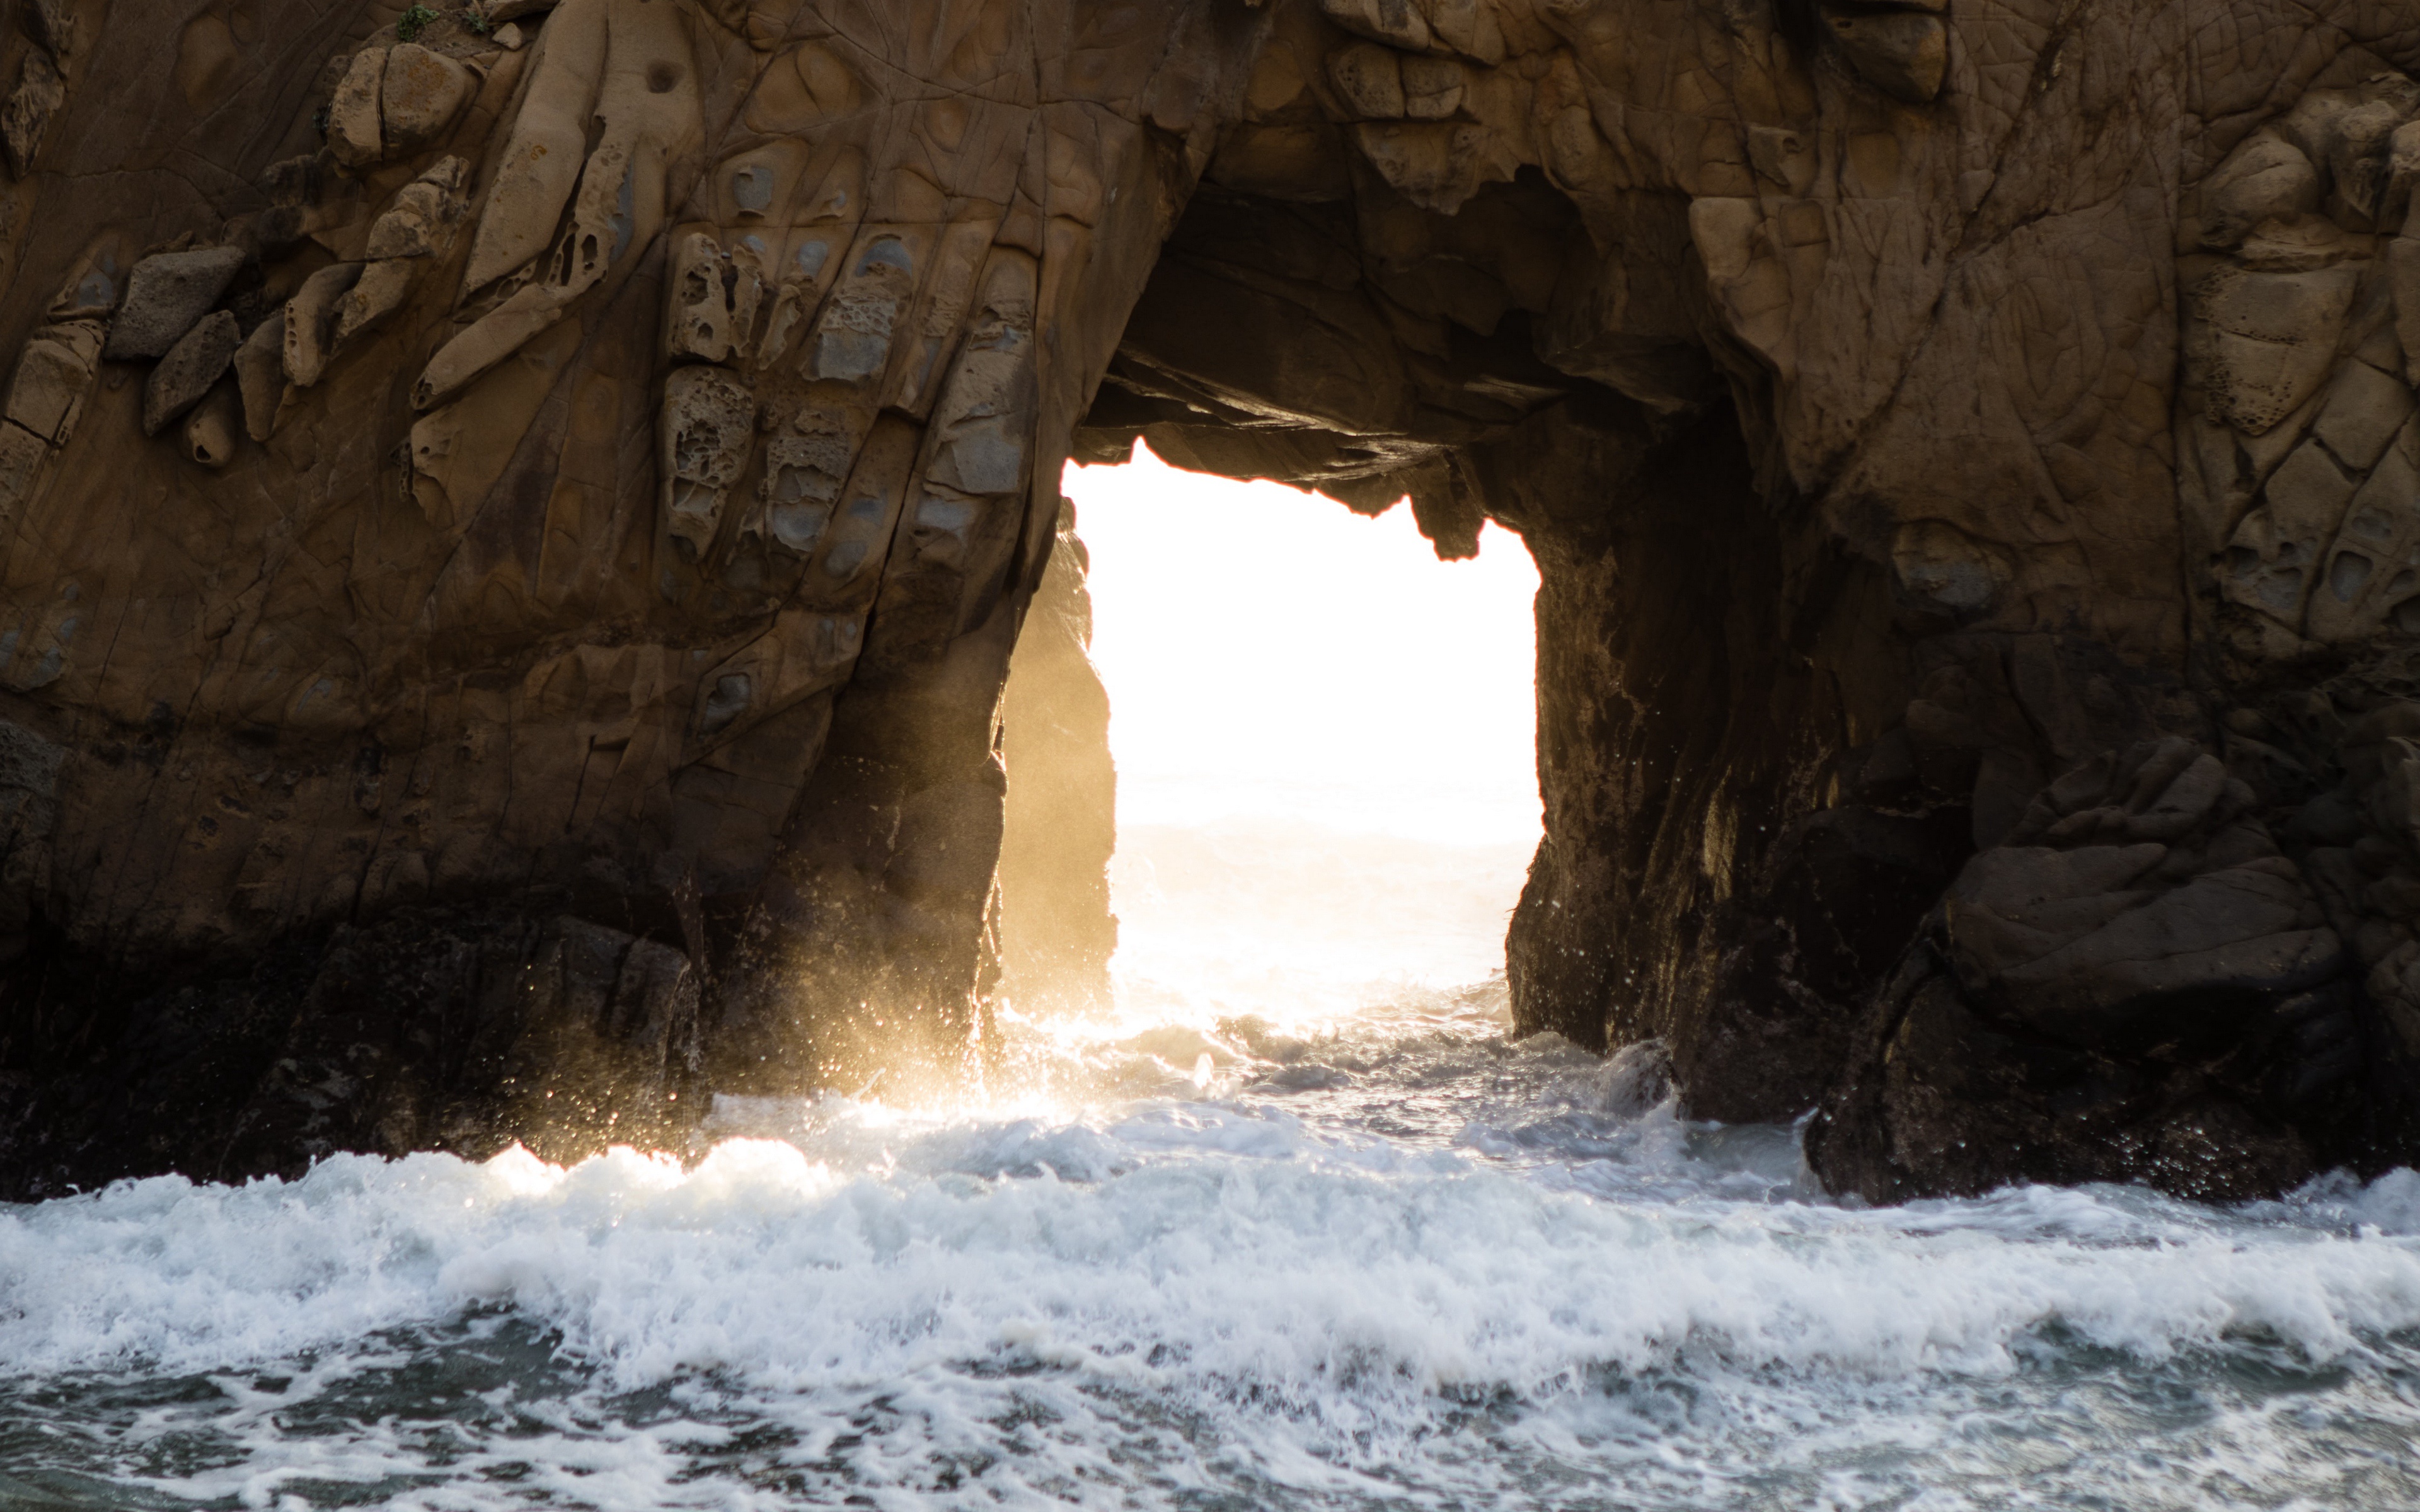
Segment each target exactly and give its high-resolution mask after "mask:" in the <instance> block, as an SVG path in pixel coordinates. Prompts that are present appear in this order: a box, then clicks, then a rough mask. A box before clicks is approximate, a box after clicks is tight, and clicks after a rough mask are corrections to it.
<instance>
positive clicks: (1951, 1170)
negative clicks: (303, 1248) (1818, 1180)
mask: <svg viewBox="0 0 2420 1512" xmlns="http://www.w3.org/2000/svg"><path fill="white" fill-rule="evenodd" d="M2357 975H2358V972H2357V969H2356V967H2355V965H2354V964H2353V962H2352V960H2351V958H2350V953H2349V952H2348V950H2347V949H2346V947H2345V944H2344V941H2343V940H2342V939H2341V938H2340V937H2339V936H2338V934H2337V933H2336V932H2335V929H2334V928H2333V927H2331V925H2330V924H2329V922H2328V918H2327V913H2326V910H2325V909H2323V908H2322V906H2321V904H2320V903H2319V899H2318V898H2317V897H2316V896H2315V895H2314V893H2313V891H2312V889H2311V888H2310V887H2309V886H2308V885H2307V883H2306V882H2305V880H2304V875H2303V873H2302V872H2301V870H2300V869H2299V868H2298V867H2297V866H2296V865H2295V864H2294V862H2293V861H2291V860H2289V859H2288V858H2287V857H2286V856H2283V855H2281V854H2280V853H2279V851H2278V848H2277V846H2276V844H2275V842H2274V841H2273V839H2272V838H2271V836H2270V833H2269V830H2268V829H2267V827H2266V826H2265V825H2263V824H2262V823H2261V822H2260V820H2259V818H2258V817H2257V812H2256V799H2255V795H2254V794H2253V793H2252V790H2251V789H2250V788H2249V787H2248V786H2246V785H2245V784H2244V783H2242V781H2240V780H2238V779H2233V778H2231V777H2229V776H2228V775H2227V774H2226V768H2225V767H2224V765H2223V764H2221V763H2220V761H2219V760H2218V758H2217V757H2216V756H2214V755H2212V754H2211V753H2210V752H2209V751H2207V750H2204V749H2202V748H2200V747H2198V746H2197V745H2195V743H2194V742H2192V741H2188V740H2183V739H2178V738H2169V739H2166V740H2162V741H2157V742H2150V743H2146V744H2144V745H2140V746H2137V747H2135V748H2133V749H2131V750H2129V751H2128V752H2126V753H2125V754H2124V755H2123V756H2118V755H2115V754H2112V755H2104V756H2102V757H2101V758H2099V759H2097V760H2095V761H2093V762H2091V763H2089V764H2086V765H2084V766H2082V767H2079V768H2077V769H2076V770H2074V771H2072V772H2070V773H2068V774H2067V775H2066V776H2064V777H2062V778H2060V779H2058V780H2057V781H2056V782H2055V783H2053V784H2051V786H2050V787H2049V788H2047V789H2045V790H2044V791H2043V792H2042V794H2041V795H2040V796H2039V797H2037V798H2036V799H2035V801H2034V802H2033V804H2032V805H2031V806H2030V807H2029V809H2028V810H2027V811H2026V813H2025V816H2024V819H2023V820H2022V821H2021V822H2020V823H2019V824H2018V825H2017V826H2016V828H2015V829H2014V830H2013V831H2012V832H2011V833H2010V834H2009V837H2008V838H2007V840H2006V841H2003V842H2002V843H2001V844H1999V845H1997V846H1994V847H1993V848H1991V849H1989V850H1985V851H1983V852H1981V853H1980V854H1978V855H1977V856H1975V857H1974V858H1973V859H1972V860H1970V861H1968V862H1967V863H1966V866H1965V867H1964V869H1963V870H1962V871H1961V872H1960V873H1959V875H1958V879H1957V881H1956V882H1954V883H1953V884H1952V885H1951V886H1950V887H1949V890H1948V893H1947V896H1946V897H1945V898H1944V899H1943V901H1942V903H1941V905H1940V907H1939V908H1938V909H1937V910H1936V911H1935V912H1934V914H1933V916H1932V918H1931V919H1930V921H1929V922H1928V924H1927V926H1926V928H1925V931H1924V933H1923V935H1922V937H1921V938H1920V939H1919V941H1918V942H1917V944H1916V946H1915V947H1914V948H1913V949H1911V951H1910V952H1909V954H1908V956H1907V957H1906V959H1905V960H1904V961H1902V962H1901V963H1900V967H1899V970H1898V972H1897V974H1896V975H1895V976H1894V978H1893V979H1892V980H1891V981H1890V983H1889V984H1888V986H1887V987H1886V988H1885V991H1884V992H1883V993H1881V994H1880V995H1878V999H1877V1002H1876V1005H1875V1007H1874V1009H1873V1010H1872V1012H1871V1015H1870V1017H1869V1021H1868V1023H1867V1024H1866V1025H1865V1026H1864V1027H1863V1028H1862V1030H1861V1031H1860V1035H1859V1041H1858V1045H1857V1049H1856V1052H1855V1055H1854V1058H1853V1059H1852V1061H1851V1063H1850V1066H1849V1068H1848V1075H1847V1077H1846V1078H1845V1079H1844V1081H1843V1082H1842V1084H1841V1086H1840V1087H1839V1088H1838V1089H1837V1090H1835V1091H1834V1092H1833V1094H1832V1095H1831V1096H1830V1097H1828V1098H1827V1099H1826V1100H1825V1102H1824V1104H1823V1109H1822V1111H1821V1112H1820V1113H1819V1114H1818V1116H1817V1119H1816V1121H1815V1123H1814V1125H1813V1126H1812V1127H1811V1128H1810V1130H1809V1131H1808V1134H1807V1158H1808V1160H1809V1162H1810V1163H1811V1164H1812V1165H1814V1167H1815V1169H1816V1171H1817V1172H1818V1174H1820V1175H1821V1176H1822V1177H1823V1180H1824V1181H1825V1183H1826V1184H1827V1185H1829V1186H1831V1187H1833V1188H1834V1189H1835V1190H1849V1191H1854V1192H1857V1193H1859V1194H1861V1195H1863V1196H1867V1197H1868V1198H1869V1199H1872V1200H1875V1201H1886V1200H1895V1199H1897V1198H1900V1197H1903V1196H1914V1195H1930V1194H1938V1193H1945V1192H1947V1193H1973V1192H1979V1191H1983V1190H1985V1189H1987V1188H1990V1187H1993V1186H1996V1185H1999V1184H2001V1183H2002V1182H2006V1181H2010V1180H2063V1181H2072V1180H2113V1181H2130V1180H2140V1181H2149V1182H2151V1183H2153V1184H2156V1185H2159V1186H2162V1187H2165V1188H2167V1189H2168V1190H2170V1191H2175V1192H2180V1193H2184V1194H2187V1195H2191V1196H2204V1197H2211V1198H2221V1199H2227V1198H2241V1197H2246V1196H2262V1195H2267V1194H2271V1193H2274V1192H2276V1191H2279V1190H2281V1189H2282V1188H2284V1187H2287V1186H2290V1185H2292V1184H2294V1183H2296V1182H2298V1181H2301V1180H2304V1179H2306V1178H2307V1177H2309V1176H2311V1175H2314V1174H2316V1173H2317V1171H2318V1170H2319V1169H2320V1168H2321V1166H2322V1165H2323V1164H2325V1163H2327V1162H2330V1161H2333V1160H2339V1159H2343V1158H2346V1157H2347V1156H2349V1155H2350V1154H2352V1153H2354V1146H2353V1143H2352V1138H2353V1134H2354V1132H2355V1131H2354V1130H2352V1129H2350V1128H2349V1127H2347V1126H2346V1124H2345V1122H2344V1120H2343V1119H2342V1118H2341V1117H2339V1114H2340V1113H2341V1112H2342V1111H2343V1110H2344V1108H2345V1106H2346V1105H2347V1104H2348V1103H2349V1099H2348V1098H2347V1096H2346V1094H2348V1093H2350V1092H2352V1091H2355V1090H2357V1089H2358V1082H2357V1079H2356V1076H2355V1072H2356V1071H2357V1069H2358V1066H2359V1064H2360V1061H2361V1059H2362V1058H2363V1057H2361V1056H2360V1055H2359V1054H2358V1053H2357V1047H2358V1046H2359V1044H2360V1042H2361V1038H2362V1026H2361V1023H2360V1020H2359V1015H2358V1013H2357V1011H2356V1009H2357V1001H2358V994H2357V990H2356V986H2355V979H2356V978H2357Z"/></svg>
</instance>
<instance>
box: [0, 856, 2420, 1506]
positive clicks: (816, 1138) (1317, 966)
mask: <svg viewBox="0 0 2420 1512" xmlns="http://www.w3.org/2000/svg"><path fill="white" fill-rule="evenodd" d="M1521 860H1522V856H1521V854H1520V852H1519V850H1518V849H1517V848H1506V847H1497V848H1489V847H1483V846H1459V847H1457V846H1450V845H1448V846H1440V845H1435V844H1421V843H1416V842H1412V841H1393V840H1384V839H1377V838H1373V837H1369V836H1361V837H1352V836H1345V835H1338V834H1331V833H1326V832H1324V831H1322V830H1321V829H1319V828H1318V827H1317V826H1316V825H1311V824H1307V823H1302V822H1292V823H1288V824H1285V825H1267V824H1260V825H1255V824H1253V823H1250V822H1247V821H1243V820H1232V821H1228V822H1225V823H1222V824H1218V825H1210V826H1208V827H1197V828H1190V829H1185V828H1171V827H1158V828H1148V827H1146V828H1139V829H1132V830H1130V831H1129V833H1128V835H1127V836H1126V839H1125V849H1124V851H1123V852H1122V855H1121V861H1120V868H1121V870H1120V875H1119V879H1118V880H1119V889H1118V897H1119V903H1120V907H1121V911H1122V913H1123V914H1124V915H1125V931H1126V933H1125V940H1126V944H1125V949H1124V950H1123V952H1122V954H1121V957H1120V969H1121V973H1122V980H1121V998H1120V1002H1119V1004H1118V1006H1117V1008H1116V1010H1115V1011H1113V1012H1105V1013H1103V1014H1101V1015H1099V1016H1097V1017H1095V1018H1092V1019H1077V1020H1064V1019H1061V1020H1034V1021H1032V1022H1028V1021H1025V1020H1022V1019H1020V1018H1018V1017H1017V1016H1016V1014H1015V1013H1014V1012H1012V1013H1011V1014H1010V1015H1009V1016H1008V1020H1007V1035H1008V1041H1009V1051H1008V1056H1007V1058H1006V1062H1005V1063H1004V1064H1003V1065H1002V1066H1001V1067H1000V1068H999V1069H998V1071H997V1072H996V1073H995V1075H994V1078H993V1080H992V1082H991V1083H990V1084H988V1085H986V1086H985V1087H984V1088H980V1089H976V1090H973V1091H970V1092H966V1093H963V1094H961V1095H959V1096H957V1097H956V1098H954V1099H953V1100H937V1101H934V1102H931V1103H915V1102H912V1101H903V1102H899V1103H886V1102H884V1101H882V1100H881V1098H880V1096H879V1093H878V1089H877V1090H876V1091H874V1092H869V1093H867V1094H866V1095H865V1096H863V1097H862V1098H861V1099H851V1098H845V1097H838V1096H828V1097H824V1098H820V1099H816V1100H813V1101H800V1102H786V1103H785V1102H772V1101H762V1102H738V1101H733V1100H724V1101H722V1102H721V1103H718V1104H717V1107H716V1110H715V1114H714V1119H713V1123H712V1126H711V1130H710V1138H709V1139H708V1140H707V1141H706V1144H705V1145H704V1146H702V1147H701V1148H700V1149H697V1150H693V1151H688V1152H685V1156H686V1158H674V1157H672V1156H666V1155H652V1154H644V1153H638V1152H633V1151H627V1150H625V1151H615V1152H613V1153H612V1154H610V1155H606V1156H603V1157H600V1158H597V1159H595V1160H591V1161H588V1162H585V1163H582V1164H581V1165H576V1166H573V1167H571V1168H569V1169H561V1168H556V1167H553V1166H550V1165H543V1164H541V1163H539V1162H538V1161H536V1160H535V1159H533V1158H531V1157H529V1156H528V1155H526V1154H523V1153H520V1152H518V1151H516V1152H511V1153H507V1154H504V1155H501V1156H499V1157H497V1158H495V1159H493V1160H490V1161H487V1162H485V1163H482V1164H468V1163H465V1162H462V1161H458V1160H455V1159H452V1158H449V1157H445V1156H440V1155H421V1156H414V1157H412V1158H410V1159H407V1160H401V1161H394V1162H387V1161H378V1160H369V1159H362V1158H351V1157H347V1158H339V1159H335V1160H331V1161H328V1162H325V1163H323V1164H322V1165H319V1166H318V1167H317V1168H316V1169H314V1170H313V1171H312V1172H311V1173H310V1174H309V1175H308V1176H306V1177H304V1178H303V1179H302V1180H296V1181H292V1182H279V1181H259V1182H253V1183H250V1184H248V1185H244V1186H240V1187H224V1186H201V1185H194V1184H192V1183H190V1182H187V1181H184V1180H179V1179H176V1178H163V1179H159V1180H145V1181H132V1182H124V1183H120V1184H118V1185H116V1186H113V1187H111V1188H109V1189H108V1190H106V1191H102V1192H98V1193H93V1194H89V1195H85V1196H73V1197H68V1198H64V1199H60V1200H56V1201H52V1202H46V1203H41V1204H37V1205H33V1206H26V1207H15V1208H0V1506H6V1507H12V1508H13V1507H100V1506H108V1507H126V1506H132V1507H187V1506H225V1507H240V1506H241V1507H254V1506H257V1507H320V1506H386V1507H401V1508H484V1507H518V1506H548V1507H629V1508H639V1507H732V1508H741V1507H792V1506H867V1507H877V1508H939V1507H995V1506H998V1507H1026V1506H1033V1507H1040V1506H1078V1507H1104V1508H1108V1507H1119V1508H1125V1507H1138V1508H1148V1507H1183V1508H1202V1509H1210V1508H1234V1509H1246V1508H1250V1509H1259V1508H1296V1507H1300V1508H1312V1507H1317V1508H1380V1507H1385V1508H1440V1509H1442V1508H1472V1509H1477V1508H1489V1509H1496V1508H1530V1507H1572V1508H1623V1509H1629V1508H1675V1509H1678V1508H1792V1509H1795V1508H1863V1507H1875V1508H1881V1507H1888V1508H1900V1509H1915V1512H1948V1509H1952V1508H1990V1509H1993V1512H2001V1509H2007V1508H2024V1507H2076V1508H2102V1509H2112V1512H2117V1509H2122V1512H2153V1509H2161V1508H2196V1509H2201V1508H2235V1507H2263V1508H2339V1507H2380V1508H2388V1507H2414V1506H2420V1453H2416V1452H2415V1450H2414V1447H2413V1444H2414V1442H2415V1432H2420V1177H2415V1176H2414V1175H2413V1174H2412V1173H2411V1172H2397V1173H2394V1174H2391V1175H2388V1176H2386V1177H2383V1178H2381V1179H2380V1180H2377V1181H2374V1182H2372V1183H2369V1184H2367V1185H2363V1184H2361V1183H2359V1182H2356V1181H2353V1180H2350V1179H2343V1178H2335V1179H2329V1180H2321V1181H2319V1182H2317V1183H2315V1184H2314V1185H2312V1186H2311V1187H2309V1188H2307V1189H2305V1190H2304V1191H2301V1192H2298V1193H2295V1194H2293V1195H2292V1196H2289V1197H2288V1198H2287V1199H2285V1200H2282V1201H2278V1202H2270V1203H2260V1204H2254V1205H2251V1206H2246V1207H2239V1208H2226V1209H2219V1208H2209V1207H2201V1206H2195V1205H2193V1204H2189V1203H2182V1202H2177V1201H2173V1200H2170V1199H2167V1198H2164V1197H2162V1196H2156V1195H2154V1194H2152V1193H2149V1192H2146V1191H2141V1190H2136V1189H2130V1188H2120V1187H2082V1188H2057V1187H2022V1188H2015V1189H2010V1190H2008V1191H2004V1192H2000V1193H1997V1194H1994V1195H1993V1196H1987V1197H1982V1198H1979V1199H1976V1200H1971V1201H1944V1202H1920V1203H1914V1204H1910V1205H1908V1206H1906V1207H1902V1208H1894V1209H1880V1210H1877V1209H1866V1208H1858V1207H1854V1206H1848V1205H1843V1204H1840V1203H1837V1202H1834V1201H1832V1200H1829V1199H1827V1198H1826V1197H1824V1196H1823V1194H1822V1192H1821V1191H1820V1189H1819V1188H1818V1187H1817V1186H1816V1185H1815V1184H1814V1183H1813V1182H1811V1181H1810V1180H1809V1179H1808V1178H1807V1172H1806V1170H1805V1167H1804V1164H1803V1161H1802V1159H1801V1156H1800V1153H1799V1147H1798V1140H1797V1134H1796V1132H1795V1131H1794V1130H1792V1129H1790V1128H1782V1127H1733V1128H1724V1127H1718V1126H1715V1125H1712V1124H1705V1123H1698V1122H1692V1121H1690V1120H1689V1119H1685V1118H1683V1117H1682V1116H1681V1114H1680V1112H1679V1111H1678V1109H1677V1108H1676V1106H1675V1104H1674V1102H1673V1100H1672V1098H1671V1097H1670V1096H1669V1094H1668V1088H1667V1086H1666V1081H1665V1077H1664V1074H1663V1072H1662V1068H1661V1064H1660V1061H1659V1059H1658V1057H1657V1056H1656V1054H1655V1052H1654V1051H1653V1049H1652V1047H1640V1048H1634V1049H1633V1050H1632V1051H1630V1052H1627V1053H1625V1054H1623V1055H1621V1056H1619V1057H1615V1058H1613V1059H1612V1060H1609V1061H1601V1060H1599V1059H1597V1058H1596V1057H1591V1056H1589V1055H1587V1054H1585V1053H1583V1052H1581V1051H1580V1050H1578V1049H1576V1048H1575V1047H1574V1046H1571V1045H1569V1044H1566V1043H1564V1042H1562V1041H1558V1040H1555V1039H1553V1038H1551V1037H1534V1038H1530V1039H1527V1040H1519V1041H1515V1040H1513V1039H1512V1036H1511V1030H1512V1024H1511V1018H1510V1013H1509V1010H1508V1007H1507V1000H1506V992H1505V987H1504V983H1503V980H1502V978H1501V976H1500V974H1497V973H1495V972H1493V971H1492V970H1491V967H1492V965H1493V964H1494V963H1495V962H1497V961H1498V960H1500V949H1501V931H1502V926H1503V912H1504V909H1505V908H1506V907H1507V906H1509V903H1510V899H1511V896H1512V891H1513V890H1514V889H1515V888H1517V886H1518V880H1519V874H1520V864H1521Z"/></svg>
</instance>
